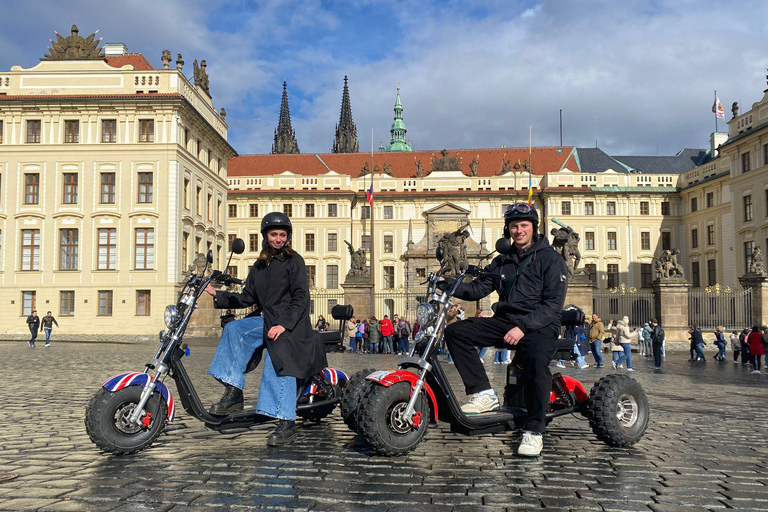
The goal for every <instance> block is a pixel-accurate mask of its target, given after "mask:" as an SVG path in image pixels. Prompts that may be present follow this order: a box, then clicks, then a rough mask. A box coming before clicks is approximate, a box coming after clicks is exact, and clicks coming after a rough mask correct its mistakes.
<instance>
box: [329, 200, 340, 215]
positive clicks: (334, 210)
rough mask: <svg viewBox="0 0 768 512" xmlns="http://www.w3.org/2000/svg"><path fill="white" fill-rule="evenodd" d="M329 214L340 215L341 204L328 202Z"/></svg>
mask: <svg viewBox="0 0 768 512" xmlns="http://www.w3.org/2000/svg"><path fill="white" fill-rule="evenodd" d="M328 216H329V217H338V216H339V205H338V203H328Z"/></svg>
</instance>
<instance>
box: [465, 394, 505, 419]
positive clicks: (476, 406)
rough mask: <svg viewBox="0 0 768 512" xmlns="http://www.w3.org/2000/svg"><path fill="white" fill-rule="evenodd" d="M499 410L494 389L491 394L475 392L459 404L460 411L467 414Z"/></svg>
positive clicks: (497, 396)
mask: <svg viewBox="0 0 768 512" xmlns="http://www.w3.org/2000/svg"><path fill="white" fill-rule="evenodd" d="M498 410H499V395H497V394H496V392H495V391H494V392H493V394H492V395H482V394H480V393H475V394H474V395H472V396H471V397H470V398H469V402H467V403H466V404H464V405H462V406H461V412H463V413H464V414H466V415H467V416H474V415H475V414H483V413H486V412H492V411H498Z"/></svg>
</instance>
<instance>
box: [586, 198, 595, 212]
mask: <svg viewBox="0 0 768 512" xmlns="http://www.w3.org/2000/svg"><path fill="white" fill-rule="evenodd" d="M594 214H595V202H594V201H584V215H594Z"/></svg>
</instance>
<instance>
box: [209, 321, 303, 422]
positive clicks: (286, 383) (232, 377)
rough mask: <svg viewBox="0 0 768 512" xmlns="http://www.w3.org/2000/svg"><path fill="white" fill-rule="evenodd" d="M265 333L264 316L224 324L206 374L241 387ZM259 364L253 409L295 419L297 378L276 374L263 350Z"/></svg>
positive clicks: (286, 418)
mask: <svg viewBox="0 0 768 512" xmlns="http://www.w3.org/2000/svg"><path fill="white" fill-rule="evenodd" d="M265 336H266V333H265V332H264V319H263V318H262V317H260V316H256V317H250V318H243V319H242V320H236V321H234V322H229V323H228V324H227V325H226V326H225V327H224V332H223V333H222V335H221V340H220V341H219V346H218V348H217V349H216V353H215V354H214V355H213V361H211V367H210V368H209V369H208V375H210V376H212V377H213V378H215V379H216V380H218V381H219V382H222V383H225V384H229V385H231V386H235V387H236V388H239V389H244V388H245V370H246V368H247V367H248V361H250V360H251V356H252V355H253V352H254V351H255V350H256V349H257V348H259V347H261V346H262V345H263V344H264V338H265ZM278 339H279V338H278ZM262 366H263V370H262V374H261V383H260V384H259V399H258V401H257V402H256V412H257V413H258V414H263V415H264V416H270V417H272V418H278V419H281V420H291V421H293V420H295V419H296V392H297V387H296V386H297V382H296V377H291V376H280V375H278V374H277V372H276V371H275V367H274V365H273V364H272V359H271V358H270V357H269V351H268V350H266V349H265V350H264V360H263V362H262Z"/></svg>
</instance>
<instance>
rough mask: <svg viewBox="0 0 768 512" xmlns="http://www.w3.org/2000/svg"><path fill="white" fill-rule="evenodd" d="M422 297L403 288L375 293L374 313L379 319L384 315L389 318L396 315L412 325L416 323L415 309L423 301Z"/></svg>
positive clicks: (422, 294)
mask: <svg viewBox="0 0 768 512" xmlns="http://www.w3.org/2000/svg"><path fill="white" fill-rule="evenodd" d="M424 297H425V295H424V293H418V292H416V291H414V290H405V289H403V288H398V289H396V290H392V291H386V292H376V293H375V300H376V304H375V307H374V312H375V314H376V316H377V317H378V318H379V319H382V318H384V315H387V316H388V317H389V318H392V316H394V315H398V316H401V317H403V318H405V319H407V320H408V321H410V322H411V323H413V322H415V321H416V308H417V307H418V305H419V303H420V302H423V301H424Z"/></svg>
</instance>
